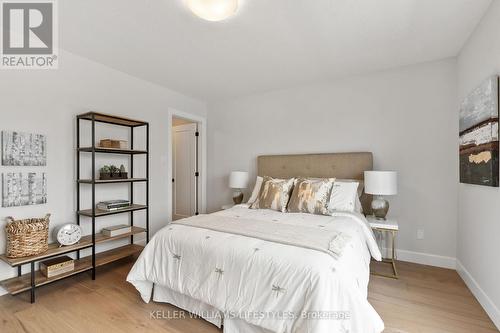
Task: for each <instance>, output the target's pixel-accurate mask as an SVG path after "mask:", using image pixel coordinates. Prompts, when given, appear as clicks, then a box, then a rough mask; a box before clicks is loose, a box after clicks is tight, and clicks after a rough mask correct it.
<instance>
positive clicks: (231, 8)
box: [187, 0, 238, 21]
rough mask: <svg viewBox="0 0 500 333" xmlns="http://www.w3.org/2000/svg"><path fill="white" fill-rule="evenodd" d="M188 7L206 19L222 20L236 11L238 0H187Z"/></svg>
mask: <svg viewBox="0 0 500 333" xmlns="http://www.w3.org/2000/svg"><path fill="white" fill-rule="evenodd" d="M187 5H188V7H189V9H190V10H191V11H192V12H193V13H194V14H195V15H196V16H198V17H200V18H202V19H204V20H207V21H222V20H225V19H226V18H228V17H229V16H231V15H233V14H234V13H236V11H237V10H238V0H187Z"/></svg>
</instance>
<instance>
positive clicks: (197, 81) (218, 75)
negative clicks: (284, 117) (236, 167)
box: [59, 0, 491, 101]
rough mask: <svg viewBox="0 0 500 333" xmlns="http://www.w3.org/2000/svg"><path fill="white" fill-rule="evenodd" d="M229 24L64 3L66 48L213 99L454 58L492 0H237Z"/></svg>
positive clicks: (167, 10)
mask: <svg viewBox="0 0 500 333" xmlns="http://www.w3.org/2000/svg"><path fill="white" fill-rule="evenodd" d="M240 2H241V5H240V9H239V10H238V13H237V14H236V15H234V16H232V17H231V18H229V19H227V20H225V21H222V22H208V21H205V20H202V19H200V18H198V17H196V16H194V15H193V14H192V13H191V12H190V11H189V10H187V9H186V8H185V6H184V3H183V0H142V1H132V0H108V1H102V0H85V1H81V0H64V1H59V13H60V35H61V47H62V48H63V49H65V50H68V51H70V52H72V53H75V54H78V55H81V56H84V57H87V58H89V59H92V60H94V61H97V62H100V63H103V64H105V65H107V66H109V67H112V68H115V69H118V70H120V71H123V72H126V73H128V74H131V75H133V76H136V77H140V78H142V79H145V80H148V81H152V82H155V83H157V84H160V85H163V86H166V87H168V88H171V89H174V90H177V91H179V92H182V93H184V94H187V95H190V96H193V97H196V98H199V99H203V100H207V101H215V100H219V99H227V98H231V97H236V96H243V95H249V94H253V93H258V92H263V91H268V90H273V89H280V88H286V87H291V86H296V85H300V84H306V83H311V82H316V81H324V80H329V79H333V78H337V77H343V76H346V75H352V74H359V73H364V72H371V71H377V70H382V69H387V68H392V67H397V66H401V65H408V64H414V63H420V62H425V61H431V60H437V59H441V58H446V57H451V56H456V55H457V54H458V52H459V51H460V49H461V47H462V46H463V44H464V43H465V41H466V40H467V38H468V36H469V35H470V33H471V32H472V31H473V30H474V28H475V27H476V25H477V24H478V23H479V21H480V19H481V18H482V16H483V14H484V13H485V11H486V10H487V8H488V6H489V5H490V3H491V0H314V1H312V0H240Z"/></svg>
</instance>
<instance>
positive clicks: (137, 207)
mask: <svg viewBox="0 0 500 333" xmlns="http://www.w3.org/2000/svg"><path fill="white" fill-rule="evenodd" d="M147 208H148V206H146V205H130V206H129V207H127V208H121V209H117V210H113V211H107V210H101V209H96V210H95V217H101V216H107V215H114V214H120V213H125V212H134V211H136V210H143V209H147ZM78 214H79V215H82V216H87V217H92V209H85V210H80V211H79V212H78Z"/></svg>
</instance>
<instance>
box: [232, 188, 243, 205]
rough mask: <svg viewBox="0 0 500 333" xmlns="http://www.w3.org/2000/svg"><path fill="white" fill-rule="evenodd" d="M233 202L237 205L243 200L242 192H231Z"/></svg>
mask: <svg viewBox="0 0 500 333" xmlns="http://www.w3.org/2000/svg"><path fill="white" fill-rule="evenodd" d="M233 202H234V204H235V205H239V204H240V203H242V202H243V192H241V191H240V190H237V191H234V192H233Z"/></svg>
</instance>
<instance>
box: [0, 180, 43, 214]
mask: <svg viewBox="0 0 500 333" xmlns="http://www.w3.org/2000/svg"><path fill="white" fill-rule="evenodd" d="M2 194H3V196H2V198H3V200H2V207H17V206H28V205H41V204H44V203H47V177H46V175H45V173H37V172H28V173H23V172H8V173H4V174H2Z"/></svg>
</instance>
